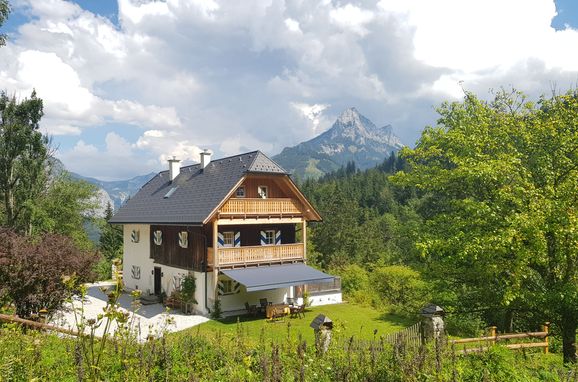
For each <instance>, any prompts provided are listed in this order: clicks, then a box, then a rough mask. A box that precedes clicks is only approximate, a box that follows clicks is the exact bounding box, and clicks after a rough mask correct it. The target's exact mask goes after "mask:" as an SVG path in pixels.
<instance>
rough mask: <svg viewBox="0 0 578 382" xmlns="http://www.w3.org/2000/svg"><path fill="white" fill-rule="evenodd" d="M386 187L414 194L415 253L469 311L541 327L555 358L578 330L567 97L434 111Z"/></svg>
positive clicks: (576, 221)
mask: <svg viewBox="0 0 578 382" xmlns="http://www.w3.org/2000/svg"><path fill="white" fill-rule="evenodd" d="M438 112H439V113H440V115H441V118H440V119H439V120H438V126H436V127H428V128H426V129H425V130H424V132H423V134H422V136H421V138H420V140H419V141H418V144H417V146H416V148H415V149H413V150H412V149H408V148H406V149H404V150H403V152H402V156H403V157H404V159H406V160H407V161H408V165H409V168H410V170H409V171H407V172H400V173H398V174H397V175H395V176H394V177H393V180H394V181H395V182H397V183H398V184H400V185H405V186H413V187H417V188H418V189H419V191H420V193H421V194H420V196H421V199H422V200H421V203H420V210H419V211H420V214H421V216H422V217H423V219H424V225H423V230H422V232H421V235H420V239H419V241H418V243H417V247H418V248H419V249H420V251H421V253H422V256H423V258H424V259H425V260H426V262H427V264H428V267H429V271H430V274H433V275H435V278H436V279H437V280H438V282H439V283H440V284H442V285H443V287H444V288H445V289H446V290H448V291H451V292H452V293H453V296H454V298H455V299H454V301H453V303H454V304H455V305H461V306H462V307H467V308H469V309H481V310H484V309H486V310H488V311H496V310H500V311H503V312H504V314H503V319H504V320H505V321H506V324H507V321H508V320H510V322H511V319H512V315H513V313H515V312H521V313H525V314H529V313H530V312H534V313H532V314H535V317H541V318H542V319H548V318H549V319H551V320H553V321H554V322H555V323H556V324H557V326H558V327H559V328H560V330H561V332H562V340H563V351H564V360H565V361H566V362H568V361H572V362H575V361H576V346H575V338H576V329H577V326H578V321H577V317H578V282H577V281H578V245H577V244H578V230H577V229H576V227H578V204H577V201H578V91H573V92H569V93H567V94H563V95H553V96H552V97H550V98H547V97H542V98H541V99H540V100H539V101H538V102H537V103H532V102H527V101H526V99H525V97H524V95H523V94H521V93H519V92H516V91H512V92H510V93H508V92H505V91H500V92H498V93H497V94H496V95H495V98H494V100H493V101H491V102H485V101H482V100H480V99H478V98H477V97H476V96H475V95H473V94H471V93H466V95H465V98H464V100H463V102H456V103H445V104H443V105H442V106H441V108H440V109H439V110H438Z"/></svg>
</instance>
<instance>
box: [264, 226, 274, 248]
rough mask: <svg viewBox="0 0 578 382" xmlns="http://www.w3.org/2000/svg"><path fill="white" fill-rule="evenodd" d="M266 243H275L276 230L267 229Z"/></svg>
mask: <svg viewBox="0 0 578 382" xmlns="http://www.w3.org/2000/svg"><path fill="white" fill-rule="evenodd" d="M264 243H265V245H269V244H275V231H273V230H271V231H265V240H264Z"/></svg>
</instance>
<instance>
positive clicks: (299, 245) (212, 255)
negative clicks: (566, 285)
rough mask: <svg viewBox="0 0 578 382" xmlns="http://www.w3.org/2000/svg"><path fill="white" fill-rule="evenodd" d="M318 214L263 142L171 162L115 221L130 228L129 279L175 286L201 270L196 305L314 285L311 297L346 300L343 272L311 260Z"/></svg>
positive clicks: (273, 298)
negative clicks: (310, 225)
mask: <svg viewBox="0 0 578 382" xmlns="http://www.w3.org/2000/svg"><path fill="white" fill-rule="evenodd" d="M308 221H321V217H320V216H319V214H318V213H317V211H315V208H313V206H312V205H311V204H310V203H309V202H308V201H307V199H306V198H305V197H304V196H303V194H302V193H301V192H300V191H299V189H298V188H297V186H296V185H295V183H293V181H292V180H291V178H290V177H289V174H287V172H286V171H285V170H283V169H282V168H281V167H280V166H279V165H277V164H276V163H275V162H273V161H272V160H271V159H269V158H268V157H267V156H266V155H264V154H263V153H261V152H260V151H253V152H249V153H246V154H241V155H236V156H232V157H228V158H221V159H217V160H212V161H211V154H210V153H209V152H208V151H207V150H205V151H204V152H203V153H202V154H201V163H199V164H195V165H192V166H186V167H182V168H181V167H180V166H179V161H178V160H176V159H171V160H169V169H168V170H167V171H162V172H160V173H159V174H157V175H156V176H155V177H154V178H153V179H151V180H150V181H149V182H148V183H147V184H145V185H144V186H143V187H142V188H141V189H140V190H139V192H138V193H137V194H136V195H134V196H133V197H132V198H131V199H130V200H129V201H128V202H127V203H126V204H125V205H123V206H122V207H121V208H120V209H119V210H118V211H117V212H116V214H115V215H114V216H113V217H112V219H111V220H110V223H111V224H122V225H123V227H124V255H123V267H124V272H123V273H124V276H123V277H124V283H125V287H126V288H128V289H140V290H142V291H143V292H144V293H145V294H146V293H148V294H156V295H160V294H161V293H165V294H166V295H170V294H171V293H172V292H173V291H174V290H175V289H178V288H179V287H180V285H181V281H182V279H183V278H184V277H185V276H186V275H187V274H192V275H194V277H195V279H196V286H197V288H196V292H195V298H196V300H197V302H198V304H197V305H196V310H197V312H198V313H200V314H207V313H209V312H210V310H211V308H212V307H213V304H214V302H215V299H217V298H218V299H219V300H220V302H221V308H222V310H223V311H224V312H227V311H238V310H241V309H244V308H245V302H248V303H249V304H251V305H258V304H259V301H260V299H263V298H266V299H267V300H268V301H269V302H273V303H280V302H283V301H286V300H287V299H288V298H296V299H299V298H301V297H303V292H304V290H305V289H309V290H311V299H310V301H311V302H312V304H313V305H320V304H327V303H337V302H341V290H340V283H339V279H337V278H335V277H333V276H331V275H328V274H326V273H323V272H321V271H319V270H316V269H314V268H312V267H309V266H308V265H306V246H307V222H308Z"/></svg>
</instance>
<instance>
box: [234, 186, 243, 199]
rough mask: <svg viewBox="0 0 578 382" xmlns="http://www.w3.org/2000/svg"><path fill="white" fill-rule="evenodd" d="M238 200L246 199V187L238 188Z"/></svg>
mask: <svg viewBox="0 0 578 382" xmlns="http://www.w3.org/2000/svg"><path fill="white" fill-rule="evenodd" d="M235 195H236V196H237V198H244V197H245V186H241V187H239V188H237V193H236V194H235Z"/></svg>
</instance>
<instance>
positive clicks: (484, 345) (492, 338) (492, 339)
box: [448, 322, 550, 354]
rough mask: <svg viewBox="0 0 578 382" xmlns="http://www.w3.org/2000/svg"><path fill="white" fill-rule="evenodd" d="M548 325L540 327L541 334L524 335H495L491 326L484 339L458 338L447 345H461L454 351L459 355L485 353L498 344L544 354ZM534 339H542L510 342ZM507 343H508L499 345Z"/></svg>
mask: <svg viewBox="0 0 578 382" xmlns="http://www.w3.org/2000/svg"><path fill="white" fill-rule="evenodd" d="M549 327H550V323H549V322H547V323H545V324H544V325H542V331H541V332H526V333H506V334H497V333H496V327H495V326H491V327H490V328H489V335H488V336H485V337H477V338H460V339H457V340H449V341H448V343H449V344H451V345H454V346H456V347H457V346H458V345H463V349H456V351H457V352H458V353H460V354H469V353H479V352H483V351H486V350H488V349H489V348H490V346H492V345H495V344H497V343H498V344H500V345H502V346H504V347H505V348H508V349H513V350H514V349H528V348H543V349H544V353H548V332H549ZM535 339H542V341H541V342H535V341H530V342H516V343H511V342H510V341H511V340H515V341H520V340H535ZM504 341H508V343H500V342H504ZM471 344H476V345H477V346H471ZM468 346H469V347H468Z"/></svg>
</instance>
